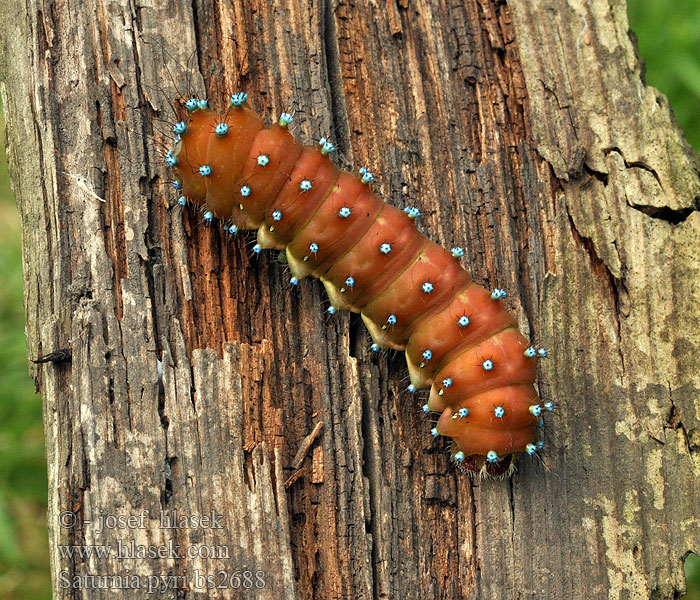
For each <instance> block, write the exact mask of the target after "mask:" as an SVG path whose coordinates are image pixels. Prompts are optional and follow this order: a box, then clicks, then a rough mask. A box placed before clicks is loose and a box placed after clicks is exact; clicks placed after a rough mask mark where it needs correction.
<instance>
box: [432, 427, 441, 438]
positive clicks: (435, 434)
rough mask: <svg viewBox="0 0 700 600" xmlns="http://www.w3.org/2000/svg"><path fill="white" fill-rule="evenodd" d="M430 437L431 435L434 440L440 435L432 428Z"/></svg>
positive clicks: (435, 428)
mask: <svg viewBox="0 0 700 600" xmlns="http://www.w3.org/2000/svg"><path fill="white" fill-rule="evenodd" d="M430 435H432V436H433V437H434V438H436V437H437V436H439V435H440V433H439V432H438V430H437V427H433V428H432V429H431V430H430Z"/></svg>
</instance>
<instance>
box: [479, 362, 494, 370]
mask: <svg viewBox="0 0 700 600" xmlns="http://www.w3.org/2000/svg"><path fill="white" fill-rule="evenodd" d="M481 366H482V367H484V371H490V370H491V369H493V361H492V360H489V359H486V360H485V361H484V362H482V363H481Z"/></svg>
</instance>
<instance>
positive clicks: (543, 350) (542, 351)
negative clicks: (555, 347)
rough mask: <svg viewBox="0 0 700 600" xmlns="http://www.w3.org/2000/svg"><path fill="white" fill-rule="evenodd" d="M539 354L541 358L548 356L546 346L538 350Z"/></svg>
mask: <svg viewBox="0 0 700 600" xmlns="http://www.w3.org/2000/svg"><path fill="white" fill-rule="evenodd" d="M537 355H538V356H539V357H540V358H547V350H546V349H545V348H540V349H539V350H538V351H537Z"/></svg>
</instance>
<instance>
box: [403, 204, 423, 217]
mask: <svg viewBox="0 0 700 600" xmlns="http://www.w3.org/2000/svg"><path fill="white" fill-rule="evenodd" d="M403 212H405V213H406V214H407V215H408V217H409V218H410V219H417V218H418V217H420V210H418V209H417V208H416V207H415V206H407V207H406V208H404V209H403Z"/></svg>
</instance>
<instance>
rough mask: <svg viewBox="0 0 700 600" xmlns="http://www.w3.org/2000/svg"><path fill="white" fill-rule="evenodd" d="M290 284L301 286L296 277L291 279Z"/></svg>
mask: <svg viewBox="0 0 700 600" xmlns="http://www.w3.org/2000/svg"><path fill="white" fill-rule="evenodd" d="M289 283H291V284H292V285H299V280H298V279H297V278H296V277H290V278H289Z"/></svg>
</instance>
